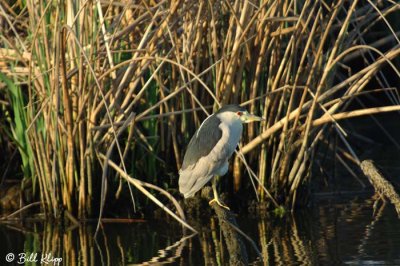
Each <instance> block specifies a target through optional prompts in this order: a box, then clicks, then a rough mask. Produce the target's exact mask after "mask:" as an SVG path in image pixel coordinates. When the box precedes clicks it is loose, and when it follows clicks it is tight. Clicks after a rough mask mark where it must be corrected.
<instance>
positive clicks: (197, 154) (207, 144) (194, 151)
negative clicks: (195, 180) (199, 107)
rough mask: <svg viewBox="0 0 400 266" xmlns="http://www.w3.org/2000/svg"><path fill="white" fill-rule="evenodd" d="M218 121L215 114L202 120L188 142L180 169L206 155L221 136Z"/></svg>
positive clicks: (219, 121)
mask: <svg viewBox="0 0 400 266" xmlns="http://www.w3.org/2000/svg"><path fill="white" fill-rule="evenodd" d="M220 123H221V120H220V119H219V118H218V117H217V116H216V115H215V114H214V115H212V116H209V117H208V118H207V119H206V120H204V122H203V123H202V125H201V126H200V127H199V129H197V131H196V132H195V133H194V135H193V137H192V139H191V140H190V142H189V145H188V147H187V150H186V154H185V157H184V158H183V164H182V169H181V170H185V169H186V168H187V167H188V166H190V165H194V164H196V162H198V161H199V160H200V158H201V157H204V156H206V155H208V154H209V153H210V152H211V150H212V149H213V148H214V147H215V145H217V143H218V141H219V140H220V139H221V137H222V130H221V129H220V128H219V125H220Z"/></svg>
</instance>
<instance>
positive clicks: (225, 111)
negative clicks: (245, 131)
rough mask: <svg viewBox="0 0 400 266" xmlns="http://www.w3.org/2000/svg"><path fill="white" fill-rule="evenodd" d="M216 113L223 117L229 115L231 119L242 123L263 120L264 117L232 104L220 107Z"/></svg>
mask: <svg viewBox="0 0 400 266" xmlns="http://www.w3.org/2000/svg"><path fill="white" fill-rule="evenodd" d="M217 114H219V115H221V116H224V117H229V118H231V119H232V120H240V121H241V122H242V123H250V122H253V121H265V118H263V117H259V116H256V115H253V114H250V113H249V112H248V111H247V110H246V109H245V108H244V107H241V106H239V105H234V104H232V105H225V106H223V107H221V109H219V110H218V112H217Z"/></svg>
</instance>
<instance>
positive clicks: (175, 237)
mask: <svg viewBox="0 0 400 266" xmlns="http://www.w3.org/2000/svg"><path fill="white" fill-rule="evenodd" d="M365 196H366V195H363V196H362V197H361V198H365ZM361 198H359V197H355V196H352V197H348V196H346V197H342V198H340V202H337V199H336V200H335V202H331V200H323V202H320V203H319V204H318V206H315V207H313V208H311V209H310V210H307V211H299V212H296V213H295V214H288V215H286V216H284V217H283V218H274V217H263V218H261V217H257V218H255V217H254V218H252V217H240V214H239V216H238V222H239V225H240V227H241V229H242V230H243V231H244V232H246V233H247V234H248V235H249V236H250V237H251V238H252V239H253V240H254V241H255V242H256V243H257V246H258V248H259V250H260V251H261V253H262V255H263V258H264V263H262V262H261V259H260V258H259V257H258V256H257V253H256V252H255V251H254V249H253V248H252V246H251V245H250V244H249V243H248V242H246V249H247V251H248V253H249V260H250V261H251V262H252V263H253V264H254V265H263V264H264V265H299V264H302V265H328V264H349V265H367V264H368V265H400V222H399V221H400V220H399V219H398V217H397V214H396V213H395V211H394V208H393V207H392V206H389V205H387V206H386V207H385V208H384V209H381V210H380V212H378V213H377V214H376V216H375V217H373V216H372V203H373V202H372V201H371V200H370V199H361ZM174 224H175V223H174V222H171V223H169V222H166V221H152V222H138V223H129V224H126V223H124V224H115V223H105V224H104V227H103V230H102V231H101V232H100V234H99V236H98V237H97V240H96V241H95V240H94V239H93V233H94V228H95V224H88V225H86V226H81V227H78V228H71V229H67V230H66V231H65V232H63V231H62V230H61V229H58V228H54V227H53V226H52V225H50V224H43V223H26V224H19V223H13V224H2V225H0V239H1V242H0V265H17V263H16V262H15V260H16V259H17V258H16V259H15V260H14V262H13V263H7V262H6V255H7V254H8V253H14V254H16V255H17V256H18V253H25V254H26V256H27V257H29V255H30V254H36V253H37V254H38V255H37V260H38V262H37V263H35V262H32V263H26V265H40V263H39V262H40V258H41V256H42V254H47V255H48V254H50V253H51V256H53V257H56V258H62V262H61V263H60V264H59V265H126V264H140V263H151V261H153V262H160V261H164V262H173V263H176V264H180V265H228V263H229V254H228V252H227V249H226V246H225V245H224V243H223V241H221V239H222V240H223V236H222V234H221V232H220V230H219V225H218V222H217V221H216V220H215V219H213V218H210V219H209V220H208V221H203V224H204V226H201V225H198V226H197V229H198V230H199V231H200V233H199V234H198V235H196V236H193V237H188V238H187V239H181V230H180V227H179V226H177V225H174ZM54 264H55V265H57V264H56V263H50V264H48V265H54ZM42 265H44V264H42Z"/></svg>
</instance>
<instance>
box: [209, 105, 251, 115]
mask: <svg viewBox="0 0 400 266" xmlns="http://www.w3.org/2000/svg"><path fill="white" fill-rule="evenodd" d="M239 111H240V112H244V111H246V108H244V107H242V106H239V105H237V104H228V105H224V106H222V107H221V108H220V109H219V110H218V111H217V112H216V114H220V113H223V112H234V113H236V112H239Z"/></svg>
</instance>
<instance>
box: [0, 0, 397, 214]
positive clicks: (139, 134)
mask: <svg viewBox="0 0 400 266" xmlns="http://www.w3.org/2000/svg"><path fill="white" fill-rule="evenodd" d="M374 3H375V2H374ZM374 3H372V2H359V1H351V2H348V1H343V0H337V1H333V2H332V1H331V2H326V1H321V2H320V1H292V0H283V1H267V0H266V1H260V2H257V3H253V2H251V1H208V2H207V1H200V2H197V1H179V0H178V1H160V2H138V3H132V2H123V1H112V2H108V1H98V2H94V1H65V2H64V3H63V4H60V5H59V4H55V3H54V2H53V1H40V2H39V3H35V2H34V1H26V2H16V3H14V2H5V3H4V2H2V4H1V6H2V8H1V9H0V16H1V18H2V24H3V25H5V26H4V27H2V29H1V31H0V34H1V35H0V37H1V40H2V44H1V47H0V49H1V50H0V68H1V71H2V72H3V73H4V74H5V76H4V75H2V76H1V80H2V82H3V83H6V84H9V82H8V81H7V80H9V79H10V78H11V77H12V78H13V84H14V85H8V86H14V87H15V88H16V90H19V91H21V92H22V95H21V96H20V97H19V99H17V101H18V106H19V107H18V108H19V109H18V110H19V111H18V112H21V111H23V116H24V117H25V122H24V123H23V124H22V126H23V128H22V129H20V130H22V131H21V132H24V134H25V136H26V145H27V147H26V148H27V149H30V150H31V151H32V152H31V155H30V156H29V159H30V160H32V161H33V170H32V171H30V172H29V173H28V172H27V173H25V178H32V179H33V180H36V181H37V183H38V184H39V192H40V199H41V200H42V207H43V209H44V210H45V211H46V213H48V214H49V215H50V216H54V217H57V216H58V215H59V214H60V210H66V211H68V212H69V213H71V214H73V215H75V216H78V217H80V218H84V217H87V216H91V215H93V214H94V212H95V211H96V210H94V206H95V202H97V201H99V200H100V201H101V202H104V201H105V199H106V197H105V195H106V194H108V195H109V194H110V191H113V192H115V190H116V188H115V187H116V186H118V178H116V177H115V176H114V175H115V174H110V173H109V171H104V170H106V169H107V160H105V161H104V160H103V159H102V158H104V156H105V155H107V156H106V157H107V158H109V159H112V160H114V161H116V162H118V163H119V164H120V167H121V168H122V169H123V170H124V171H128V172H129V173H131V174H132V175H133V176H134V177H135V178H138V179H141V180H145V181H147V182H151V183H155V184H157V185H159V186H163V187H166V188H169V187H171V186H176V178H177V174H176V173H177V170H178V169H179V168H180V166H181V163H182V156H183V153H184V147H185V146H186V145H187V143H188V141H189V138H190V136H191V134H192V133H193V132H194V129H195V128H196V127H198V126H199V124H200V123H201V121H202V120H203V119H204V118H205V117H206V115H207V114H210V113H211V112H212V111H213V110H212V109H211V108H209V107H211V106H213V107H214V108H213V109H214V110H215V109H216V108H217V107H218V106H220V105H221V104H227V103H247V107H248V109H249V111H251V112H253V113H256V114H259V115H263V116H264V117H266V118H267V122H265V123H263V124H261V125H257V124H250V125H248V127H247V130H246V132H245V134H244V137H243V144H242V145H241V146H242V147H241V153H242V154H248V153H250V152H251V155H249V156H246V160H247V161H248V162H247V161H244V160H243V158H244V157H243V156H241V154H240V153H238V155H237V156H238V157H237V158H236V159H235V160H234V161H235V164H234V171H233V173H234V174H233V175H234V178H233V180H234V183H235V185H236V188H239V187H241V186H242V187H245V188H247V187H249V186H247V185H246V184H248V183H250V182H247V179H246V180H244V181H243V180H242V179H243V177H244V176H245V173H246V171H245V168H246V167H245V166H251V168H247V173H249V174H250V176H251V177H254V178H257V180H256V181H254V187H255V189H256V192H257V196H258V197H259V199H260V200H262V201H265V200H267V199H268V198H269V199H272V200H270V201H269V202H275V203H276V205H278V204H282V205H286V206H294V205H295V203H296V197H297V193H296V192H297V191H298V188H299V187H300V186H301V185H302V184H304V183H305V182H307V181H308V180H309V177H310V166H311V164H312V162H313V159H314V158H315V157H314V155H315V154H314V151H315V148H316V147H317V146H318V145H319V144H320V143H323V141H324V140H326V139H327V134H328V129H329V128H331V127H333V128H334V129H335V130H336V131H338V134H340V135H341V136H343V138H342V139H343V141H346V140H345V136H346V134H345V132H344V131H343V130H342V129H341V127H340V122H339V120H340V119H344V118H348V117H353V116H357V115H365V112H364V113H363V112H362V110H358V111H355V112H352V113H348V112H345V111H346V110H347V108H348V106H349V104H350V103H352V102H353V101H355V100H357V97H358V96H359V95H362V94H363V93H364V91H365V88H366V87H367V85H368V84H369V82H371V80H373V81H374V82H375V81H376V82H377V83H378V84H379V87H380V88H383V90H381V93H387V95H388V98H389V99H391V101H392V102H393V103H394V105H395V106H394V107H392V106H389V107H388V106H383V107H381V108H380V109H372V110H371V109H370V110H369V111H372V112H382V111H393V110H399V109H400V108H399V105H398V95H397V94H395V93H394V91H393V90H391V89H388V88H389V87H390V84H389V83H388V81H387V76H386V74H385V73H383V72H380V71H381V70H382V67H383V66H387V65H389V66H390V67H391V69H393V71H392V72H390V73H395V75H397V76H399V75H398V74H399V71H398V69H397V68H396V66H395V65H394V64H393V63H392V62H391V61H392V60H393V59H395V58H397V57H398V55H399V54H400V48H399V43H400V42H399V40H398V38H397V35H396V34H397V33H395V32H394V30H393V29H392V26H391V23H393V22H392V21H391V16H392V15H393V14H397V13H398V10H399V8H400V6H399V5H398V4H396V3H390V2H388V3H381V4H380V5H378V6H376V3H375V4H374ZM378 10H379V12H378ZM382 28H384V30H383V31H380V29H382ZM378 30H379V31H378ZM372 33H376V34H377V36H378V37H377V38H378V39H379V40H381V42H379V43H373V42H371V41H370V40H368V39H366V38H367V37H368V36H370V35H371V34H372ZM371 43H372V44H371ZM373 45H375V46H376V47H374V46H373ZM379 45H384V46H383V47H382V49H381V50H379V49H380V48H381V47H380V46H379ZM349 57H351V58H352V62H356V64H357V68H354V69H352V70H351V71H348V70H349V67H348V66H346V64H347V61H346V60H349V59H348V58H349ZM397 80H398V79H397ZM6 99H7V100H8V101H9V103H10V106H11V105H12V106H13V107H12V108H14V109H15V108H16V107H14V104H15V103H14V101H13V100H12V98H10V96H7V98H6ZM15 112H16V111H15V110H14V111H13V113H14V117H11V119H12V120H13V121H11V123H10V128H15V127H17V124H18V121H17V120H16V119H17V118H16V115H17V114H16V113H15ZM128 118H129V119H128ZM125 122H126V123H125ZM18 127H19V126H18ZM17 141H18V140H17ZM16 143H18V142H16ZM348 147H349V149H351V146H348ZM22 153H23V150H21V149H20V154H21V157H22V156H23V154H22ZM353 154H354V153H353ZM240 158H241V159H240ZM168 172H172V173H174V174H173V178H171V179H168V178H166V177H165V176H166V173H168ZM102 173H103V175H104V176H103V177H102ZM110 188H111V190H110ZM100 190H102V193H100V192H99V191H100ZM134 191H135V190H132V191H131V194H134ZM139 204H140V203H139Z"/></svg>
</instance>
